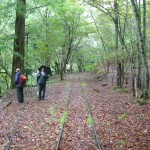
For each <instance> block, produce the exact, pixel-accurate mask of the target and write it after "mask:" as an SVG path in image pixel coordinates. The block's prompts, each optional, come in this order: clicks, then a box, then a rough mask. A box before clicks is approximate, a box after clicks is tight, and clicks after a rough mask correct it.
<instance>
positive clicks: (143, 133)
mask: <svg viewBox="0 0 150 150" xmlns="http://www.w3.org/2000/svg"><path fill="white" fill-rule="evenodd" d="M81 87H83V89H84V91H85V93H84V94H85V95H84V96H85V98H86V100H87V101H88V103H89V106H90V109H91V111H92V114H93V118H94V121H95V126H96V129H97V133H98V135H99V139H100V142H101V143H102V146H103V147H104V149H106V150H149V149H150V102H148V103H147V104H146V105H144V106H138V105H137V104H135V103H133V102H131V100H130V96H129V95H130V94H129V93H119V92H116V91H114V90H113V87H112V86H111V85H110V84H108V85H107V86H102V85H101V82H100V81H95V80H94V79H93V78H92V76H91V74H74V75H67V76H66V80H64V81H62V82H61V81H59V80H57V82H54V83H53V84H50V85H48V86H47V92H46V100H44V101H38V98H37V96H36V92H37V89H36V88H34V90H33V91H32V93H31V91H30V92H28V91H27V90H26V99H25V101H26V103H27V105H26V107H25V109H24V112H23V115H22V118H21V120H20V121H19V124H18V126H17V129H16V132H15V135H14V137H13V140H12V143H11V149H12V150H54V149H55V147H56V142H57V141H58V136H59V132H60V130H61V121H60V120H61V118H62V116H63V113H64V112H65V111H66V110H65V108H66V103H67V99H68V96H69V95H70V105H69V111H68V112H67V122H66V124H65V127H64V132H63V135H62V139H61V142H60V146H59V149H60V150H96V149H97V147H96V143H95V137H94V134H93V130H92V128H91V126H90V125H89V123H88V117H89V116H88V112H87V109H86V107H85V104H84V102H83V96H82V88H81ZM70 92H71V93H70ZM11 98H12V97H11ZM14 99H16V97H14ZM20 107H21V105H20V104H16V103H15V102H12V104H11V105H10V106H8V107H7V108H5V109H4V110H3V111H2V112H1V114H0V149H3V148H4V146H5V145H6V144H7V142H8V137H9V136H10V135H11V133H12V128H13V126H14V123H15V120H16V118H17V116H18V111H19V108H20Z"/></svg>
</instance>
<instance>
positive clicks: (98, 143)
mask: <svg viewBox="0 0 150 150" xmlns="http://www.w3.org/2000/svg"><path fill="white" fill-rule="evenodd" d="M80 83H81V82H80ZM80 87H81V91H82V99H83V102H84V104H85V107H86V109H87V111H88V115H89V116H90V118H91V119H92V125H91V127H92V129H93V132H94V136H95V142H96V146H97V149H98V150H104V148H103V147H102V145H101V143H100V139H99V135H98V134H97V130H96V125H95V121H94V119H93V115H92V112H91V110H90V106H89V103H88V101H87V100H86V98H85V93H84V92H85V91H84V89H83V86H82V85H81V84H80Z"/></svg>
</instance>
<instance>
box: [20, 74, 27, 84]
mask: <svg viewBox="0 0 150 150" xmlns="http://www.w3.org/2000/svg"><path fill="white" fill-rule="evenodd" d="M26 79H27V77H26V76H25V75H23V74H21V75H20V85H21V86H25V84H26Z"/></svg>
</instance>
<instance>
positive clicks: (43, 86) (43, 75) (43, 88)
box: [37, 67, 48, 100]
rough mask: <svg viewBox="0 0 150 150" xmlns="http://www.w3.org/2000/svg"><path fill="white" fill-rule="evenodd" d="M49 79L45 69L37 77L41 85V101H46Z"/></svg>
mask: <svg viewBox="0 0 150 150" xmlns="http://www.w3.org/2000/svg"><path fill="white" fill-rule="evenodd" d="M47 79H48V75H47V73H46V72H45V68H44V67H43V68H42V70H41V71H40V72H39V73H38V75H37V82H38V84H39V100H41V99H42V100H44V99H45V91H46V81H47Z"/></svg>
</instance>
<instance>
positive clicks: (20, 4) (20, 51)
mask: <svg viewBox="0 0 150 150" xmlns="http://www.w3.org/2000/svg"><path fill="white" fill-rule="evenodd" d="M25 10H26V0H17V8H16V22H15V38H14V52H13V64H12V79H11V86H12V87H14V84H13V77H14V72H15V70H16V68H20V69H21V72H22V73H24V55H25Z"/></svg>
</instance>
